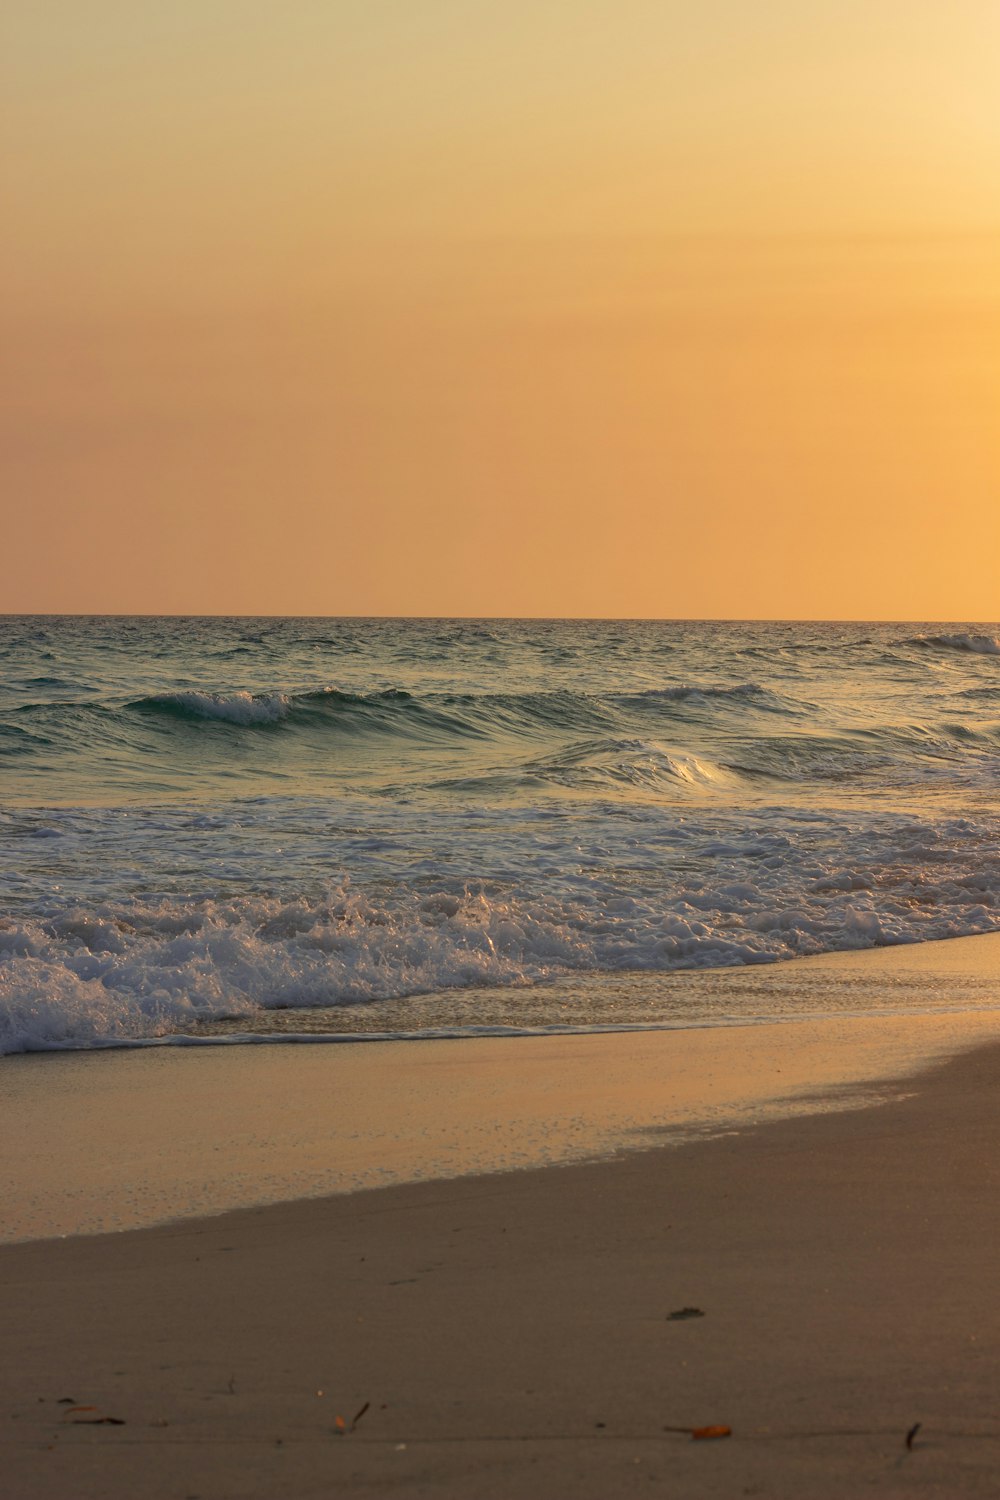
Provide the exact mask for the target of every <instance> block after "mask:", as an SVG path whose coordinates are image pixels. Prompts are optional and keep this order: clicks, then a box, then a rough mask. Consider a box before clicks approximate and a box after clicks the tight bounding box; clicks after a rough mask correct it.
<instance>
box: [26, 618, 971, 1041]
mask: <svg viewBox="0 0 1000 1500" xmlns="http://www.w3.org/2000/svg"><path fill="white" fill-rule="evenodd" d="M0 663H2V669H3V670H2V673H0V684H2V686H0V1049H2V1050H17V1049H21V1048H25V1047H27V1048H32V1047H46V1046H52V1045H64V1044H71V1045H83V1046H86V1045H94V1044H100V1043H103V1042H108V1041H127V1040H129V1039H142V1038H148V1037H151V1036H156V1035H161V1034H164V1033H172V1032H176V1031H178V1030H183V1029H186V1028H188V1027H190V1026H192V1025H194V1024H197V1023H199V1022H202V1021H205V1020H211V1019H213V1018H218V1017H221V1016H246V1017H257V1016H259V1013H260V1011H261V1010H267V1009H273V1008H275V1007H289V1006H292V1007H303V1006H308V1007H316V1008H325V1007H337V1006H340V1005H343V1004H345V1003H358V1002H365V1003H370V1004H371V1005H372V1006H375V1007H377V1005H378V1003H379V1001H380V1000H386V999H391V998H393V997H397V996H401V995H406V994H413V993H418V992H423V991H431V990H433V991H447V990H449V989H454V990H456V991H457V990H459V989H463V988H465V989H468V988H469V987H475V992H476V994H477V996H478V995H479V994H480V993H482V994H484V995H488V993H489V991H490V989H491V988H492V987H497V986H501V987H504V988H505V989H506V988H509V987H510V986H532V987H533V988H532V990H531V994H532V1002H531V1009H532V1016H533V1018H534V1019H535V1020H536V1021H537V1019H538V1017H539V1015H541V1018H542V1021H543V1022H544V1020H545V994H546V993H547V991H546V989H545V988H544V987H545V986H546V985H547V984H549V983H550V982H552V981H555V980H559V979H561V978H565V976H567V975H582V974H586V975H595V974H596V975H599V974H602V973H604V974H607V973H616V974H619V975H621V974H627V973H633V972H636V971H641V972H644V973H650V972H653V973H655V972H659V971H665V970H673V969H678V968H691V967H699V968H700V967H715V966H727V965H730V966H731V965H741V964H748V963H766V962H772V961H774V960H777V959H781V958H786V957H790V956H794V955H797V954H802V953H812V952H822V951H826V950H829V949H836V948H851V947H863V946H870V945H873V944H880V943H892V942H910V941H918V940H920V939H924V938H934V937H945V936H957V935H960V934H963V933H970V932H980V931H987V930H991V929H992V928H994V927H996V926H998V925H1000V920H998V914H1000V821H998V819H997V816H996V806H997V801H996V799H997V791H998V785H1000V758H998V757H1000V638H998V627H997V626H996V625H970V624H947V625H942V624H923V625H884V624H879V625H857V624H849V625H837V624H817V625H809V624H726V623H710V624H703V623H670V622H609V621H597V622H588V621H583V622H580V621H576V622H559V621H439V620H428V621H374V620H373V621H364V620H329V619H309V620H307V619H294V620H280V619H278V620H275V619H169V620H157V619H145V618H144V619H118V618H110V619H68V618H67V619H49V618H46V619H42V618H36V617H32V618H24V619H15V618H6V619H3V620H0ZM539 986H542V989H539V988H538V987H539ZM557 988H558V987H557V986H556V987H554V988H553V990H552V993H553V994H555V992H556V989H557ZM508 1006H509V999H508ZM438 1009H439V1010H440V1006H439V1007H438ZM373 1014H375V1012H373ZM483 1014H484V1021H486V1022H488V1020H489V1005H488V1002H487V1001H484V1002H483ZM463 1015H464V1016H465V1017H466V1019H467V1010H466V1011H463ZM551 1019H552V1021H553V1023H554V1024H555V1023H556V1022H557V1021H558V1022H565V1021H566V1020H567V1016H566V1014H565V997H564V996H563V998H562V999H561V1000H560V1002H559V1007H558V1015H556V1014H555V1012H554V1013H553V1017H552V1018H551ZM588 1019H589V1020H593V1019H594V1016H593V1014H592V1013H591V1012H588ZM598 1019H599V1017H598Z"/></svg>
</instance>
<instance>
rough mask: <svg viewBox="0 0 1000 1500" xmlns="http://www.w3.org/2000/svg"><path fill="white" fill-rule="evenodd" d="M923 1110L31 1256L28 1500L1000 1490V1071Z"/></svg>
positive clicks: (946, 1084)
mask: <svg viewBox="0 0 1000 1500" xmlns="http://www.w3.org/2000/svg"><path fill="white" fill-rule="evenodd" d="M911 1082H912V1086H908V1088H907V1091H906V1094H905V1096H903V1097H899V1096H897V1097H896V1098H895V1099H894V1100H893V1101H892V1102H890V1103H888V1104H886V1105H884V1107H881V1108H854V1109H847V1110H842V1111H839V1112H834V1113H826V1114H808V1115H799V1116H797V1117H795V1118H788V1119H784V1120H772V1121H771V1122H770V1123H763V1124H761V1125H760V1127H759V1128H757V1129H752V1130H743V1131H739V1132H737V1133H734V1134H722V1135H717V1136H715V1137H714V1138H712V1139H701V1140H692V1141H689V1142H688V1144H687V1145H685V1147H684V1148H683V1149H681V1150H671V1149H652V1150H646V1151H636V1152H629V1153H626V1154H624V1155H622V1156H620V1157H618V1158H617V1159H616V1160H614V1161H607V1162H596V1163H595V1162H588V1163H582V1164H571V1165H566V1166H564V1167H562V1168H561V1169H560V1170H559V1171H556V1170H554V1169H551V1168H550V1169H544V1168H543V1169H540V1170H521V1171H512V1172H507V1173H498V1174H495V1175H480V1176H464V1177H460V1178H455V1179H451V1180H448V1181H441V1180H438V1181H430V1182H422V1183H415V1184H407V1185H396V1186H391V1187H386V1188H384V1189H376V1190H373V1191H370V1192H358V1193H344V1194H340V1195H335V1196H332V1197H327V1198H316V1199H310V1200H300V1201H297V1202H289V1203H285V1204H278V1205H273V1206H270V1207H264V1208H256V1209H244V1210H241V1211H239V1212H235V1213H231V1214H226V1215H223V1216H220V1217H214V1218H209V1219H193V1218H192V1219H186V1220H181V1221H179V1222H174V1223H171V1224H168V1225H164V1226H160V1227H156V1228H147V1229H139V1230H135V1231H132V1232H129V1233H121V1234H112V1235H103V1236H93V1237H90V1236H79V1237H73V1238H70V1239H67V1240H51V1239H50V1240H38V1241H34V1242H27V1243H22V1244H16V1245H8V1246H5V1247H2V1248H0V1273H2V1274H0V1287H2V1290H0V1302H2V1306H0V1316H2V1317H3V1321H4V1326H5V1331H6V1335H7V1338H8V1341H9V1342H8V1347H9V1350H10V1355H9V1358H8V1360H7V1361H6V1362H5V1365H4V1369H3V1375H2V1392H0V1405H2V1407H4V1408H6V1415H7V1417H8V1418H9V1420H7V1421H6V1422H4V1423H3V1424H2V1426H0V1432H2V1433H3V1439H2V1441H3V1445H4V1450H5V1451H4V1454H3V1461H4V1465H5V1471H6V1473H7V1475H8V1482H9V1483H10V1484H11V1486H12V1488H11V1490H10V1493H12V1494H16V1495H17V1496H18V1497H19V1500H36V1497H38V1500H42V1497H47V1496H49V1495H51V1494H56V1493H60V1494H73V1495H74V1497H77V1500H91V1497H94V1500H96V1497H97V1496H102V1497H105V1500H107V1497H111V1500H117V1497H122V1500H124V1497H125V1496H131V1495H133V1494H136V1493H142V1494H144V1495H146V1496H148V1497H149V1500H161V1497H162V1500H167V1497H168V1496H170V1497H175V1496H177V1495H179V1494H183V1495H194V1494H197V1495H199V1496H200V1497H202V1500H222V1497H224V1496H225V1497H230V1496H240V1497H245V1500H257V1497H260V1500H264V1497H270V1496H275V1495H278V1494H294V1495H295V1496H296V1497H297V1500H299V1497H301V1500H309V1497H312V1496H315V1497H317V1500H318V1497H319V1496H326V1495H329V1494H331V1493H336V1494H345V1495H359V1496H360V1495H368V1494H373V1493H376V1494H377V1493H392V1494H399V1495H404V1496H409V1495H418V1494H419V1495H432V1496H440V1497H446V1496H454V1497H456V1500H458V1497H466V1496H468V1497H472V1500H476V1497H484V1500H485V1497H500V1496H510V1497H514V1496H517V1497H518V1500H520V1497H533V1496H536V1495H537V1496H539V1497H542V1496H548V1495H553V1494H573V1495H574V1496H580V1497H583V1500H587V1497H595V1500H596V1497H599V1496H605V1495H608V1494H615V1495H619V1494H621V1495H626V1494H640V1493H641V1494H650V1493H657V1492H659V1491H660V1490H665V1491H667V1492H669V1493H671V1494H675V1495H681V1496H691V1497H692V1500H693V1497H698V1500H700V1497H703V1496H715V1495H718V1496H720V1497H721V1496H729V1495H733V1494H740V1493H743V1494H760V1495H771V1496H781V1497H784V1496H787V1497H788V1500H791V1497H792V1496H793V1495H798V1494H809V1495H810V1496H811V1497H817V1500H825V1497H829V1500H834V1497H838V1500H839V1497H841V1496H843V1495H844V1494H848V1493H857V1492H858V1491H859V1490H861V1489H862V1488H865V1487H869V1486H872V1487H875V1488H876V1489H877V1491H878V1493H880V1494H882V1495H892V1496H900V1497H902V1496H910V1495H913V1494H916V1493H919V1494H921V1495H924V1494H927V1495H932V1496H941V1497H942V1500H943V1497H945V1496H956V1495H966V1494H969V1495H988V1494H990V1493H992V1492H993V1486H994V1481H995V1473H996V1465H997V1463H998V1461H1000V1423H998V1421H997V1419H996V1415H995V1392H996V1389H997V1388H998V1381H1000V1314H998V1312H997V1310H996V1304H995V1298H994V1297H993V1296H992V1290H991V1289H992V1287H993V1286H994V1285H995V1244H996V1239H997V1235H998V1233H1000V1193H998V1192H997V1188H998V1186H1000V1156H998V1153H997V1149H996V1148H997V1145H998V1144H1000V1142H998V1136H1000V1127H998V1122H997V1111H996V1106H995V1100H996V1097H997V1088H998V1085H1000V1044H997V1043H994V1044H992V1045H990V1046H980V1047H978V1048H977V1049H976V1050H974V1051H971V1052H966V1053H964V1054H962V1055H960V1056H958V1057H955V1058H952V1059H951V1060H950V1061H947V1062H944V1063H939V1064H938V1065H937V1066H935V1067H933V1068H930V1069H927V1070H925V1071H924V1072H922V1073H921V1074H920V1075H918V1076H917V1077H916V1078H915V1079H913V1080H912V1081H911ZM691 1307H694V1308H697V1309H699V1310H700V1311H701V1312H702V1313H703V1316H701V1317H692V1318H689V1319H683V1320H680V1321H676V1320H671V1318H670V1313H671V1312H673V1311H679V1310H682V1309H685V1308H691ZM64 1397H72V1398H73V1399H74V1404H78V1405H80V1406H81V1407H91V1406H92V1407H93V1408H94V1409H95V1411H96V1412H97V1413H98V1416H97V1417H94V1418H93V1421H94V1422H98V1420H99V1417H100V1416H103V1415H107V1416H113V1417H115V1418H116V1419H117V1420H118V1422H120V1423H121V1424H122V1425H120V1426H115V1425H89V1420H90V1419H89V1418H87V1417H84V1416H81V1415H80V1414H78V1415H77V1416H76V1417H74V1416H73V1415H72V1414H69V1415H67V1406H66V1405H60V1404H59V1403H60V1400H61V1398H64ZM365 1403H368V1405H367V1407H366V1408H365V1410H364V1414H363V1416H361V1417H359V1419H358V1423H357V1426H356V1429H355V1430H354V1431H350V1430H345V1431H343V1432H341V1430H340V1428H338V1426H337V1422H336V1419H337V1417H338V1416H339V1417H341V1418H342V1421H343V1422H344V1426H345V1428H349V1425H350V1422H351V1419H352V1418H353V1417H354V1415H355V1414H356V1413H359V1412H361V1410H362V1408H363V1407H365ZM78 1421H79V1422H86V1423H87V1424H88V1425H79V1426H78V1425H76V1424H77V1422H78ZM918 1422H919V1423H921V1427H920V1429H919V1432H918V1434H917V1437H916V1439H915V1441H914V1443H913V1446H912V1448H909V1449H908V1448H907V1447H906V1445H905V1441H904V1439H905V1435H906V1433H907V1432H909V1431H910V1430H911V1429H912V1428H913V1426H914V1424H916V1423H918ZM713 1424H724V1425H727V1426H729V1427H731V1429H732V1436H731V1437H730V1438H728V1439H726V1440H725V1441H717V1442H705V1443H692V1442H691V1441H690V1437H689V1436H688V1435H687V1434H686V1433H685V1432H684V1431H683V1430H681V1431H677V1430H675V1429H678V1428H679V1429H690V1428H692V1427H695V1426H708V1425H713Z"/></svg>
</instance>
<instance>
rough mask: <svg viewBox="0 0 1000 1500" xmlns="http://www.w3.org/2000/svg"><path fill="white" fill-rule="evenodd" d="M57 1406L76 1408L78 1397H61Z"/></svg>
mask: <svg viewBox="0 0 1000 1500" xmlns="http://www.w3.org/2000/svg"><path fill="white" fill-rule="evenodd" d="M56 1405H57V1406H75V1405H76V1397H75V1396H60V1397H59V1400H58V1401H57V1402H56Z"/></svg>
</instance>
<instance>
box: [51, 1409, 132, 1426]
mask: <svg viewBox="0 0 1000 1500" xmlns="http://www.w3.org/2000/svg"><path fill="white" fill-rule="evenodd" d="M97 1410H98V1408H97V1407H96V1406H71V1407H69V1408H68V1409H67V1410H66V1411H64V1412H63V1416H64V1417H72V1418H73V1421H72V1422H71V1423H70V1426H71V1427H87V1426H90V1427H124V1426H125V1418H124V1417H81V1416H77V1415H76V1414H77V1413H78V1412H82V1411H97Z"/></svg>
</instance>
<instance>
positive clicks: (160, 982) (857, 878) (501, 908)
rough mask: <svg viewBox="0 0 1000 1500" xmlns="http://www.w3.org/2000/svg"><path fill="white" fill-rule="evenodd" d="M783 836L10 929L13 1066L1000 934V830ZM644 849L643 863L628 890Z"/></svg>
mask: <svg viewBox="0 0 1000 1500" xmlns="http://www.w3.org/2000/svg"><path fill="white" fill-rule="evenodd" d="M778 821H779V817H778V814H777V812H775V815H774V816H773V817H772V819H771V820H770V823H771V827H770V828H769V829H767V828H765V827H763V826H760V827H758V828H756V829H755V830H754V831H752V832H750V833H748V832H747V831H745V830H741V829H740V828H739V827H738V826H737V825H736V824H735V823H732V824H730V827H729V833H728V836H727V837H726V838H724V839H718V840H716V841H715V842H709V841H706V840H705V839H704V838H703V837H702V838H701V839H700V840H699V841H698V842H697V847H696V848H692V850H691V858H690V859H689V869H688V871H687V873H686V874H685V872H684V870H683V868H676V869H675V870H674V873H673V874H672V875H671V874H670V873H669V872H668V871H662V870H658V869H657V868H656V861H657V858H662V857H663V851H664V847H665V846H664V844H663V842H662V839H663V837H664V836H666V835H667V834H668V833H669V838H670V839H671V840H672V841H673V844H674V846H675V847H679V848H683V844H684V839H685V837H686V836H688V835H687V834H686V832H685V828H684V820H680V822H679V823H678V824H676V825H673V826H672V827H671V828H670V829H669V830H666V829H664V830H662V832H661V833H660V834H659V835H658V834H657V829H656V819H655V815H650V816H649V818H648V819H647V820H646V822H645V824H644V834H643V833H640V830H639V828H638V827H637V826H636V824H635V822H633V823H631V824H630V825H629V826H628V827H627V828H626V829H624V830H622V833H623V834H624V837H620V842H619V843H618V844H617V846H616V844H615V842H614V840H615V838H616V832H615V830H614V828H613V827H611V826H609V827H608V828H607V829H606V830H605V838H606V842H605V843H604V844H601V845H596V844H594V845H581V846H578V849H577V856H576V862H575V864H574V863H573V862H572V861H571V860H570V859H569V858H568V857H567V851H562V850H557V849H556V848H555V847H554V846H552V845H551V843H550V844H549V845H548V846H547V847H546V846H545V845H544V841H543V843H542V846H541V847H540V850H539V856H538V862H537V871H536V875H535V876H534V877H531V876H530V875H529V873H528V871H527V870H526V869H524V868H522V872H521V875H520V877H519V878H518V880H517V881H516V882H513V883H509V884H508V887H507V888H506V889H498V888H494V889H492V890H485V889H483V890H475V889H463V888H460V887H456V886H455V884H454V883H453V882H452V883H449V881H448V880H447V879H446V878H444V877H443V876H440V875H439V878H438V881H437V883H436V884H430V883H429V882H428V878H427V876H426V874H425V875H424V876H423V877H422V878H421V877H420V876H419V873H418V875H417V878H415V879H413V880H410V881H409V882H407V883H406V884H400V885H396V886H392V885H388V884H387V883H386V882H385V881H384V880H383V881H378V880H373V881H369V882H366V883H365V884H364V885H356V884H353V883H349V882H347V881H342V882H335V883H331V884H329V885H328V886H327V888H326V890H325V891H324V892H323V893H322V894H321V895H315V894H314V895H312V896H309V897H305V896H301V895H289V894H286V895H252V894H243V895H237V896H232V897H230V898H228V899H198V898H194V897H184V896H180V895H173V896H167V895H164V896H161V897H158V898H143V899H136V900H132V901H122V900H107V901H101V902H98V903H94V904H92V905H89V906H84V905H80V904H72V903H67V904H66V905H64V906H52V907H51V908H50V910H49V911H48V912H47V913H45V914H44V915H42V914H39V913H37V912H36V913H34V914H32V915H27V914H25V915H24V916H23V917H20V918H14V917H8V918H7V919H6V920H5V921H4V922H3V923H2V925H0V1051H6V1052H12V1051H20V1050H31V1049H39V1048H42V1049H44V1048H49V1047H58V1046H66V1045H74V1046H84V1047H86V1046H93V1045H100V1044H107V1043H109V1042H112V1043H113V1042H125V1041H128V1040H130V1039H142V1038H152V1037H157V1036H162V1035H166V1034H169V1033H174V1032H178V1031H183V1030H184V1029H185V1027H190V1026H191V1025H192V1024H195V1023H197V1022H199V1021H204V1020H209V1019H212V1018H217V1017H220V1016H237V1017H238V1016H250V1015H253V1014H255V1013H257V1012H259V1011H260V1010H262V1009H265V1010H266V1009H273V1008H284V1007H296V1008H298V1007H310V1006H316V1007H318V1006H336V1005H342V1004H346V1003H357V1002H362V1001H377V1000H380V999H388V998H392V997H396V996H403V995H408V994H417V993H423V992H427V991H434V990H443V989H447V988H451V987H470V986H472V987H482V986H496V985H503V986H512V985H513V986H516V985H522V984H525V983H531V982H537V981H544V980H546V979H552V978H554V977H557V976H560V975H566V974H573V973H581V972H592V971H604V972H609V971H610V972H615V971H617V972H621V971H627V970H645V971H667V970H673V969H684V968H705V967H715V966H731V965H740V964H759V963H768V962H771V961H773V960H776V959H783V958H788V957H792V956H795V955H801V954H811V953H819V952H823V951H828V950H832V949H854V948H865V947H871V946H874V945H879V944H886V943H906V942H913V941H917V940H919V939H925V938H940V937H955V936H959V935H962V934H969V933H978V932H986V931H990V930H993V929H994V928H997V927H1000V839H998V831H997V830H996V829H989V830H987V829H982V828H977V827H975V826H972V825H969V824H967V823H964V822H961V821H958V822H956V821H948V822H945V823H943V824H941V825H939V826H938V825H931V824H928V823H923V822H921V823H914V822H912V821H908V820H898V821H897V822H896V823H894V824H889V825H886V826H878V827H871V826H867V827H866V826H859V827H856V828H854V829H846V828H844V827H840V828H838V829H837V830H836V834H837V837H836V838H834V839H831V838H830V837H829V836H827V837H825V838H821V837H818V834H819V833H821V832H822V831H823V830H822V829H821V828H820V827H819V826H818V825H817V823H816V820H815V818H812V819H807V818H804V817H803V818H802V819H800V820H797V819H796V818H795V817H787V816H785V817H782V818H781V823H782V826H781V829H780V831H779V830H778V829H777V828H776V826H775V825H776V824H777V823H778ZM544 826H545V825H544V820H542V822H541V823H540V824H539V833H540V834H541V833H542V830H543V828H544ZM493 831H494V832H495V829H494V830H493ZM636 834H639V835H640V838H639V840H638V844H639V847H640V848H641V849H642V855H641V856H639V857H637V855H636V854H635V853H633V855H632V859H633V868H632V870H631V871H629V872H624V873H623V872H622V870H621V865H622V863H624V861H626V860H627V859H628V857H629V855H628V850H629V848H630V845H635V844H636V843H637V840H636V838H635V835H636ZM202 836H203V837H206V838H211V837H212V830H210V829H209V830H204V831H203V833H202ZM360 847H361V846H360V845H357V846H356V848H358V849H360ZM385 848H386V842H385V840H379V839H367V840H366V841H365V846H364V857H365V858H367V859H369V860H371V861H372V862H373V864H374V865H375V866H377V865H378V863H379V861H380V859H382V858H384V850H385ZM357 857H358V858H359V859H360V858H361V857H362V856H361V854H360V853H359V854H358V856H357ZM675 862H676V861H675ZM546 871H548V874H547V875H546V873H545V872H546ZM559 1019H563V1020H571V1019H572V1017H565V1016H564V1017H560V1018H559ZM598 1019H600V1018H599V1017H598ZM656 1019H657V1017H656V1015H655V1014H654V1013H651V1014H650V1020H651V1021H655V1020H656Z"/></svg>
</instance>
